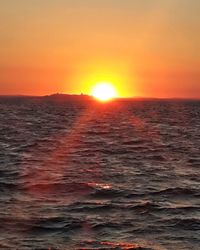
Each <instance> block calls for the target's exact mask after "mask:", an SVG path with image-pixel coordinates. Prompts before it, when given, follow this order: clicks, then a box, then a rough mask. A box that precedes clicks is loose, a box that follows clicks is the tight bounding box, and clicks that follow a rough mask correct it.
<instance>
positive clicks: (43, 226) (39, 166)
mask: <svg viewBox="0 0 200 250" xmlns="http://www.w3.org/2000/svg"><path fill="white" fill-rule="evenodd" d="M199 167H200V102H198V101H170V100H169V101H114V102H112V103H107V104H106V103H105V104H100V103H97V102H94V101H86V100H83V101H77V102H75V101H68V102H49V101H45V100H39V99H35V100H32V99H30V100H29V99H24V100H23V99H22V100H12V99H6V98H3V99H2V98H0V249H20V250H25V249H69V250H74V249H126V250H127V249H146V250H147V249H148V250H150V249H155V250H157V249H161V250H164V249H173V250H174V249H175V250H179V249H180V250H185V249H188V250H189V249H195V250H196V249H200V172H199Z"/></svg>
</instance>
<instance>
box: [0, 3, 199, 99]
mask: <svg viewBox="0 0 200 250" xmlns="http://www.w3.org/2000/svg"><path fill="white" fill-rule="evenodd" d="M199 13H200V1H199V0H192V1H189V0H148V1H147V0H143V1H142V0H84V1H83V0H73V1H70V0H65V1H64V0H43V1H41V0H29V1H27V0H18V1H12V0H7V1H4V2H2V1H1V3H0V23H1V27H0V94H28V95H45V94H51V93H55V92H64V93H81V92H83V93H90V90H91V87H92V85H94V84H95V83H96V82H99V81H109V82H113V84H114V85H115V86H116V88H117V89H118V92H119V93H120V95H121V96H151V97H192V98H200V70H199V69H200V35H199V30H200V15H199Z"/></svg>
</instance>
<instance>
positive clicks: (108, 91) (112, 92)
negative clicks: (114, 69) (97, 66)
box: [92, 82, 117, 101]
mask: <svg viewBox="0 0 200 250" xmlns="http://www.w3.org/2000/svg"><path fill="white" fill-rule="evenodd" d="M92 96H94V97H95V98H96V99H98V100H100V101H109V100H111V99H113V98H115V97H117V92H116V89H115V87H114V86H113V85H112V84H111V83H108V82H100V83H97V84H96V85H95V86H94V88H93V89H92Z"/></svg>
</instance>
